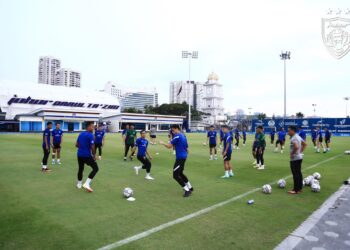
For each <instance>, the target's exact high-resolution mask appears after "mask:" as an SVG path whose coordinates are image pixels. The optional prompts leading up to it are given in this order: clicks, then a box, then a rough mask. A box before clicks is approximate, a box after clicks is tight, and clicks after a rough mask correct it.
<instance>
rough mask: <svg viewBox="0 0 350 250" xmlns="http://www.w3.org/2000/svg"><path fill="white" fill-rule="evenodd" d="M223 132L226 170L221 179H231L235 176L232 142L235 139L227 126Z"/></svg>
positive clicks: (223, 152)
mask: <svg viewBox="0 0 350 250" xmlns="http://www.w3.org/2000/svg"><path fill="white" fill-rule="evenodd" d="M222 131H223V132H224V140H223V142H224V145H223V149H222V156H223V158H224V170H225V174H224V175H223V176H222V177H221V178H230V177H232V176H234V174H233V171H232V165H231V162H230V161H231V156H232V141H233V137H232V134H231V132H230V131H229V128H228V126H227V125H224V126H222Z"/></svg>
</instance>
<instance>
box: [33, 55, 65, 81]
mask: <svg viewBox="0 0 350 250" xmlns="http://www.w3.org/2000/svg"><path fill="white" fill-rule="evenodd" d="M60 68H61V61H60V60H59V59H57V58H54V57H51V56H42V57H40V58H39V74H38V83H42V84H50V85H55V84H56V74H57V71H58V70H59V69H60Z"/></svg>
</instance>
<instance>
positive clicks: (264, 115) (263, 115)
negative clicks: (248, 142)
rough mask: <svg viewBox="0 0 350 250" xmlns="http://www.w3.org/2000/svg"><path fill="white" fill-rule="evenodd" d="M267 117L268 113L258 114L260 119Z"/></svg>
mask: <svg viewBox="0 0 350 250" xmlns="http://www.w3.org/2000/svg"><path fill="white" fill-rule="evenodd" d="M265 118H266V114H265V113H259V114H258V119H259V120H264V119H265Z"/></svg>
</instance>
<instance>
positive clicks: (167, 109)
mask: <svg viewBox="0 0 350 250" xmlns="http://www.w3.org/2000/svg"><path fill="white" fill-rule="evenodd" d="M145 113H146V114H159V115H179V116H188V105H187V103H186V102H183V103H171V104H168V103H164V104H162V105H160V106H158V107H153V106H145ZM202 115H205V113H203V112H200V111H198V110H195V109H194V108H193V106H191V118H192V120H195V121H200V120H201V119H202V118H201V116H202Z"/></svg>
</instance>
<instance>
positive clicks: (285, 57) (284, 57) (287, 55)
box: [280, 51, 290, 119]
mask: <svg viewBox="0 0 350 250" xmlns="http://www.w3.org/2000/svg"><path fill="white" fill-rule="evenodd" d="M280 58H281V60H283V62H284V112H283V119H286V117H287V69H286V67H287V63H286V60H290V51H286V52H283V51H282V52H281V54H280Z"/></svg>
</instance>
